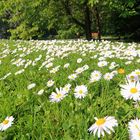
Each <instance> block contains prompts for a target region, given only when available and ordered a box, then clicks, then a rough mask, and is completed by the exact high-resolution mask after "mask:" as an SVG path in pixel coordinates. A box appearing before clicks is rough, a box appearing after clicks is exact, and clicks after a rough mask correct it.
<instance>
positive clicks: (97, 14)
mask: <svg viewBox="0 0 140 140" xmlns="http://www.w3.org/2000/svg"><path fill="white" fill-rule="evenodd" d="M95 13H96V22H97V31H98V40H101V26H100V16H99V11H98V8H97V7H95Z"/></svg>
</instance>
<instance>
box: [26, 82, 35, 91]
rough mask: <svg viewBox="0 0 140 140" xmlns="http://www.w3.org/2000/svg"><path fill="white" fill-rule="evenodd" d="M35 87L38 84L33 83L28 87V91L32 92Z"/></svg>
mask: <svg viewBox="0 0 140 140" xmlns="http://www.w3.org/2000/svg"><path fill="white" fill-rule="evenodd" d="M35 86H36V84H35V83H32V84H30V85H28V87H27V89H28V90H30V89H32V88H34V87H35Z"/></svg>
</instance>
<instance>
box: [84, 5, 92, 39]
mask: <svg viewBox="0 0 140 140" xmlns="http://www.w3.org/2000/svg"><path fill="white" fill-rule="evenodd" d="M85 34H86V39H87V40H91V39H92V36H91V20H90V9H89V7H88V5H87V4H86V5H85Z"/></svg>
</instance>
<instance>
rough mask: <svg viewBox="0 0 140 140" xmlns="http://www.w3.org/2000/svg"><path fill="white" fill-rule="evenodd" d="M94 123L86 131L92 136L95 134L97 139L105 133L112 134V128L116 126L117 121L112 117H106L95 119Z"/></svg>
mask: <svg viewBox="0 0 140 140" xmlns="http://www.w3.org/2000/svg"><path fill="white" fill-rule="evenodd" d="M95 120H96V122H95V123H94V124H93V125H92V126H91V127H90V128H89V129H88V131H89V132H90V133H93V134H94V136H95V135H96V134H97V136H98V138H100V136H101V135H102V136H104V135H105V132H106V133H108V134H111V131H113V132H114V129H113V127H116V126H118V122H117V120H116V119H115V118H114V117H113V116H106V117H104V118H100V119H98V118H96V117H95Z"/></svg>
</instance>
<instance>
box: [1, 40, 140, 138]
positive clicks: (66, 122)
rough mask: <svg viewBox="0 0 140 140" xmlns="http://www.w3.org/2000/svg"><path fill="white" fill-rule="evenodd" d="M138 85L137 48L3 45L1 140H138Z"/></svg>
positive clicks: (60, 43) (60, 42) (139, 56)
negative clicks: (132, 124)
mask: <svg viewBox="0 0 140 140" xmlns="http://www.w3.org/2000/svg"><path fill="white" fill-rule="evenodd" d="M139 81H140V44H137V43H123V42H110V41H102V42H98V41H90V42H88V41H85V40H77V41H74V40H51V41H32V40H31V41H20V40H17V41H9V40H0V103H1V104H0V122H1V124H0V130H1V132H0V140H128V139H129V138H130V139H135V138H134V137H133V132H132V131H131V126H130V121H131V120H135V119H136V118H137V119H139V118H140V104H139V100H140V84H139ZM126 85H127V86H126ZM128 87H131V88H128ZM127 95H128V96H127ZM135 95H137V96H135ZM10 116H12V117H13V119H11V120H8V119H5V118H6V117H10ZM106 116H112V117H113V118H114V119H115V120H116V122H115V123H114V121H113V122H112V126H111V123H110V122H109V123H107V122H108V120H105V119H103V118H104V117H106ZM96 117H97V118H98V119H97V118H96ZM99 118H102V119H100V120H99ZM97 120H98V122H97ZM93 124H95V125H96V126H95V128H91V129H89V128H90V127H91V126H92V125H93ZM113 124H114V125H113ZM138 125H139V126H140V123H139V124H138ZM139 126H137V127H136V128H138V127H139ZM97 127H98V129H97ZM99 127H100V128H99ZM102 127H103V128H102ZM104 127H105V129H104ZM92 132H93V133H92ZM138 132H140V127H139V128H138ZM135 133H137V131H135V132H134V134H135ZM94 134H95V135H94ZM131 136H132V137H131Z"/></svg>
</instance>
